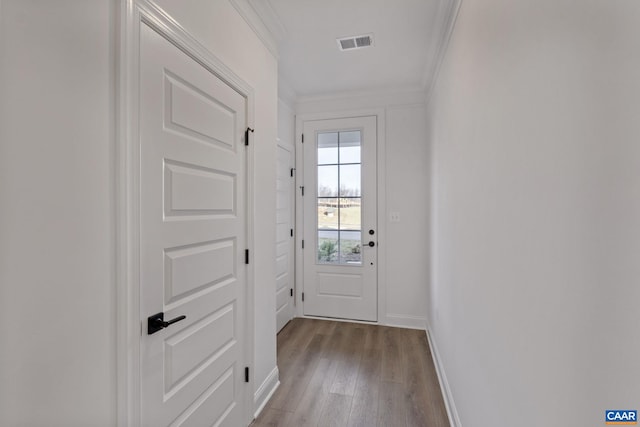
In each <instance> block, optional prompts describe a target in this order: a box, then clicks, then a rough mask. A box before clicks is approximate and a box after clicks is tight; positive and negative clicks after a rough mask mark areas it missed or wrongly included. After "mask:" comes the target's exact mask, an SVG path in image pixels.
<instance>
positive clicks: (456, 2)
mask: <svg viewBox="0 0 640 427" xmlns="http://www.w3.org/2000/svg"><path fill="white" fill-rule="evenodd" d="M461 6H462V0H442V3H441V7H440V8H439V13H438V19H437V20H436V22H439V23H440V24H439V25H438V29H437V31H436V34H438V36H437V40H438V48H437V53H436V60H435V61H433V63H432V65H431V66H430V67H427V68H426V70H425V74H424V77H423V81H422V83H423V87H424V90H425V93H426V98H425V102H426V103H427V104H429V101H430V100H431V94H432V93H433V88H434V86H435V84H436V81H437V80H438V75H439V74H440V68H441V67H442V63H443V62H444V58H445V56H446V53H447V48H448V47H449V41H450V40H451V34H452V33H453V29H454V27H455V25H456V21H457V19H458V13H459V12H460V8H461Z"/></svg>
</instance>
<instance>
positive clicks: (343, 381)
mask: <svg viewBox="0 0 640 427" xmlns="http://www.w3.org/2000/svg"><path fill="white" fill-rule="evenodd" d="M278 369H279V371H280V387H279V388H278V390H277V391H276V393H275V394H274V395H273V397H272V398H271V400H270V401H269V402H268V403H267V406H266V407H265V409H264V410H263V411H262V413H261V414H260V417H258V418H257V419H256V420H255V421H254V422H253V423H252V424H251V427H266V426H271V427H276V426H286V427H303V426H362V427H372V426H383V427H402V426H407V427H414V426H415V427H418V426H419V427H441V426H442V427H444V426H449V421H448V419H447V413H446V409H445V406H444V401H443V399H442V394H441V391H440V386H439V383H438V377H437V376H436V372H435V368H434V366H433V362H432V359H431V352H430V350H429V345H428V343H427V338H426V334H425V332H424V331H417V330H412V329H400V328H390V327H385V326H375V325H363V324H356V323H344V322H334V321H328V320H316V319H301V318H296V319H293V320H292V321H291V322H289V324H288V325H287V326H285V327H284V329H283V330H282V331H281V332H280V333H279V334H278Z"/></svg>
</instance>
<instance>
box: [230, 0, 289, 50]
mask: <svg viewBox="0 0 640 427" xmlns="http://www.w3.org/2000/svg"><path fill="white" fill-rule="evenodd" d="M229 3H231V5H232V6H233V8H234V9H235V10H237V11H238V13H239V14H240V16H242V18H243V19H244V20H245V21H246V23H247V24H248V25H249V27H250V28H251V29H252V30H253V32H254V33H255V34H256V36H258V38H259V39H260V41H262V43H263V44H264V45H265V46H266V48H267V49H269V51H270V52H271V53H272V54H273V56H274V57H275V58H276V59H279V56H280V55H279V52H278V42H279V41H278V39H277V38H276V36H275V35H274V34H273V33H272V32H271V29H270V28H268V27H267V25H266V24H265V23H264V21H263V19H262V17H261V15H260V13H259V11H258V10H256V9H255V8H254V6H253V3H256V2H255V1H250V0H229ZM261 9H262V8H261ZM272 12H273V10H272ZM273 13H274V14H275V12H273Z"/></svg>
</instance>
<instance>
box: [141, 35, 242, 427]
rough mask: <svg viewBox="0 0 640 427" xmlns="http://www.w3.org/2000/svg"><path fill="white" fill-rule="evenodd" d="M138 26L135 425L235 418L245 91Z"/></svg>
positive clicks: (234, 422) (229, 422)
mask: <svg viewBox="0 0 640 427" xmlns="http://www.w3.org/2000/svg"><path fill="white" fill-rule="evenodd" d="M140 31H141V34H140V144H141V151H140V155H141V161H140V167H141V174H140V194H141V196H140V218H141V222H140V229H141V235H140V245H141V246H140V286H141V295H140V311H141V313H142V314H141V319H140V322H141V325H142V331H141V333H142V335H141V343H140V344H141V356H140V370H141V390H140V392H141V399H140V404H141V420H142V425H143V426H150V427H151V426H152V427H160V426H169V425H170V426H212V425H216V426H218V425H223V426H240V425H246V415H244V414H245V407H244V402H245V396H246V394H245V393H246V392H247V385H246V384H245V383H244V362H243V360H244V334H245V292H246V290H245V286H246V275H247V273H246V267H245V265H244V251H245V248H246V244H245V241H246V214H245V211H246V207H245V193H246V190H245V185H246V182H245V181H246V178H245V171H246V165H245V164H246V161H245V158H246V153H245V147H244V144H243V129H244V128H245V127H246V102H245V98H244V97H242V96H241V95H240V94H238V93H237V92H236V91H234V90H233V89H232V88H231V87H229V86H228V85H227V84H225V83H224V82H223V81H222V80H220V79H219V78H218V77H216V76H215V75H214V74H212V73H211V72H209V71H208V70H207V69H205V68H204V67H202V66H201V65H200V64H199V63H198V62H196V61H195V60H193V59H192V58H191V57H190V56H188V55H186V54H185V53H184V52H182V51H181V50H180V49H178V48H177V47H176V46H174V45H173V44H172V43H170V42H169V41H167V40H166V39H165V38H163V37H162V36H160V35H159V34H158V33H157V32H155V31H154V30H153V29H151V28H150V27H148V26H147V25H145V24H142V25H141V29H140ZM158 313H163V314H164V321H165V322H171V321H173V320H178V321H176V322H175V323H173V324H171V325H166V326H167V327H166V328H163V329H160V330H158V331H157V332H155V333H153V334H151V331H150V330H149V329H148V323H149V322H148V317H149V316H152V315H155V314H158ZM181 316H186V318H184V319H183V320H179V319H180V318H181Z"/></svg>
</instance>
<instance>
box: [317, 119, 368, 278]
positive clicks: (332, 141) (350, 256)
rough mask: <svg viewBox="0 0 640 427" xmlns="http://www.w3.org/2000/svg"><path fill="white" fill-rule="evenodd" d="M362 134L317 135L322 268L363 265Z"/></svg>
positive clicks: (353, 132) (335, 133) (319, 229)
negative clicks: (327, 265) (328, 265)
mask: <svg viewBox="0 0 640 427" xmlns="http://www.w3.org/2000/svg"><path fill="white" fill-rule="evenodd" d="M360 151H361V132H360V131H359V130H355V131H346V132H322V133H318V134H317V158H318V164H317V176H318V188H317V192H316V199H317V203H316V205H317V211H318V215H317V218H318V248H317V261H318V263H319V264H357V265H360V264H362V253H361V251H362V233H361V230H362V226H361V224H362V211H361V206H362V203H361V201H362V174H361V155H360Z"/></svg>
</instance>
